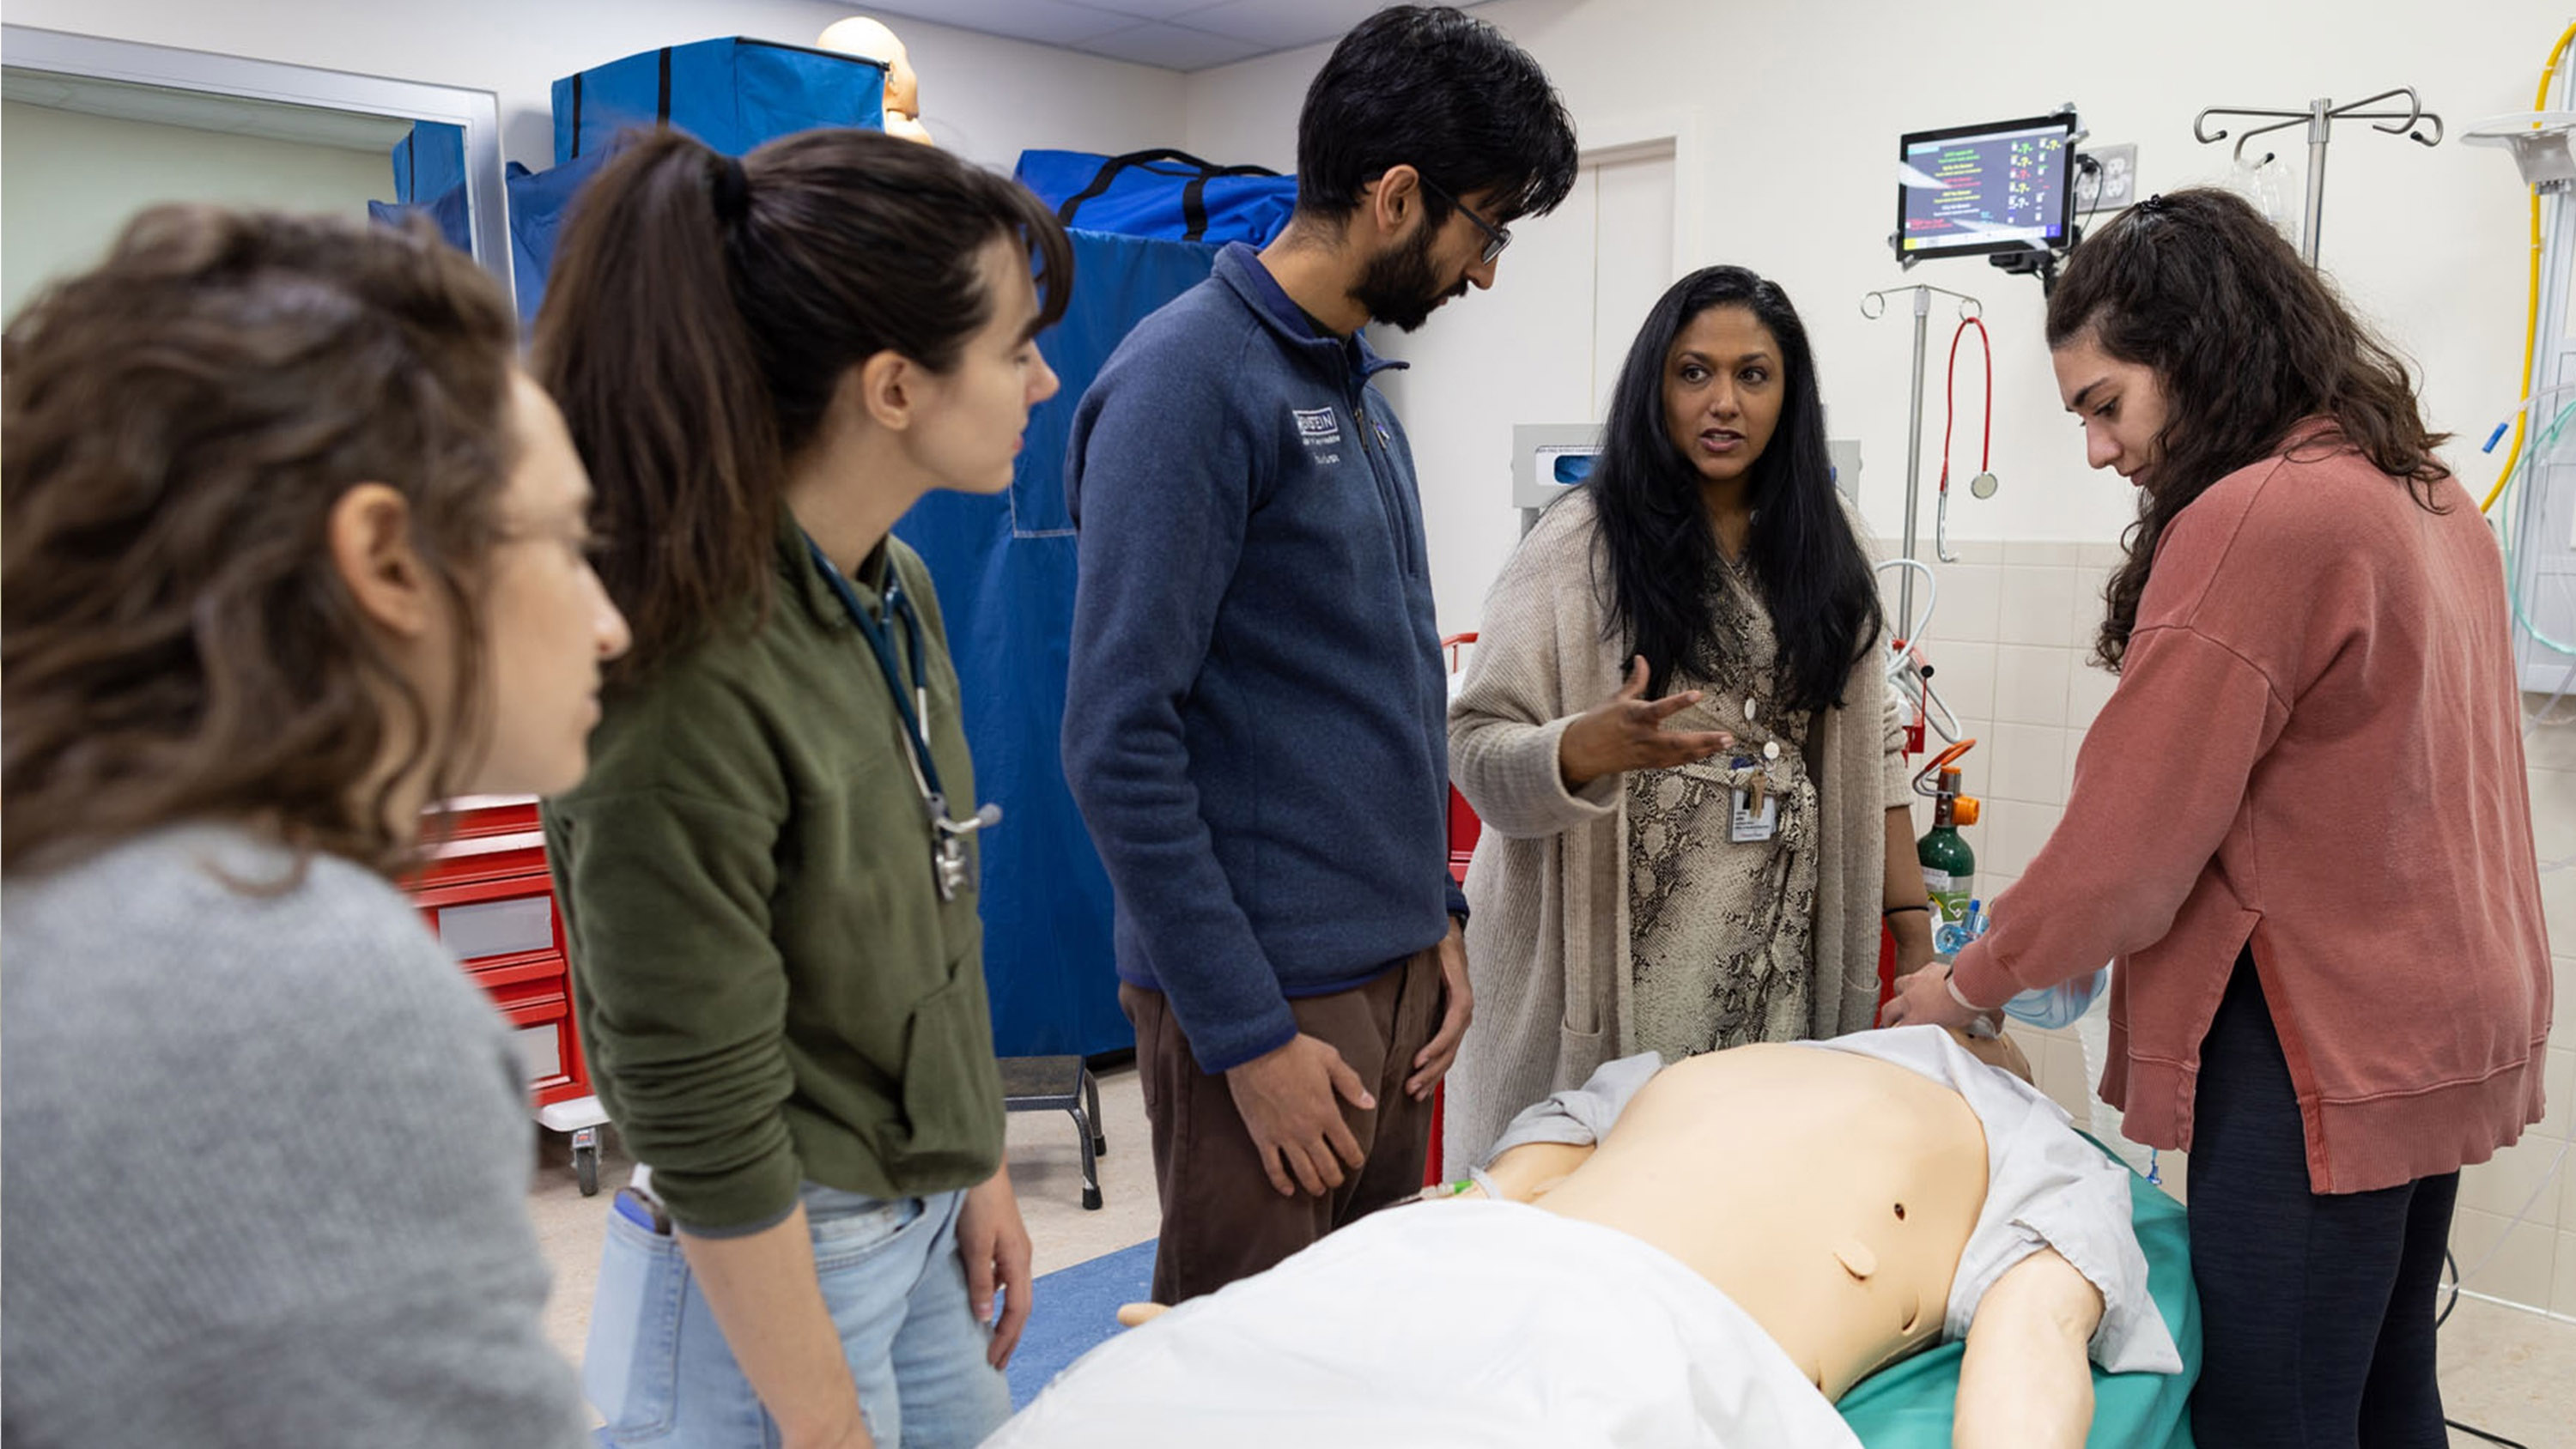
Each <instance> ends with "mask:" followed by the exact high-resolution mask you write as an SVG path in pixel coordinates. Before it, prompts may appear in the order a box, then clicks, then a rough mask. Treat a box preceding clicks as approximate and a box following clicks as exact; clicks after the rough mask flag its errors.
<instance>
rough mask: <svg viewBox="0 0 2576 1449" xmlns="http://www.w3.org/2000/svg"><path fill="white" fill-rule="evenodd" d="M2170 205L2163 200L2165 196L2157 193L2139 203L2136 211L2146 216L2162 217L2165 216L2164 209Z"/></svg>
mask: <svg viewBox="0 0 2576 1449" xmlns="http://www.w3.org/2000/svg"><path fill="white" fill-rule="evenodd" d="M2171 204H2172V203H2170V202H2168V201H2166V200H2165V194H2164V193H2163V192H2161V191H2159V192H2157V193H2156V194H2155V195H2153V196H2150V197H2148V198H2147V199H2146V200H2144V201H2141V202H2139V203H2138V210H2139V211H2141V212H2144V213H2145V214H2146V215H2148V216H2162V215H2164V214H2165V208H2166V207H2167V206H2169V205H2171Z"/></svg>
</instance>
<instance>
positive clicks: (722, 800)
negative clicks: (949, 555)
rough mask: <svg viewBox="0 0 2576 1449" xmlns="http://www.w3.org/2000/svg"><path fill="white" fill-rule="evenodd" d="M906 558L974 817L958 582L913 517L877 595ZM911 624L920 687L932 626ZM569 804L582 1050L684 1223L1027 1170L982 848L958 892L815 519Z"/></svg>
mask: <svg viewBox="0 0 2576 1449" xmlns="http://www.w3.org/2000/svg"><path fill="white" fill-rule="evenodd" d="M889 573H891V575H892V576H893V578H894V580H895V581H897V582H898V583H899V584H900V586H901V588H902V590H903V592H904V593H905V594H907V595H909V596H910V598H911V599H912V601H913V605H914V607H915V608H916V609H917V610H918V611H919V613H920V615H921V624H922V633H923V640H924V649H923V652H924V653H925V654H926V655H927V658H926V660H925V661H924V683H925V684H926V685H927V687H928V690H929V698H930V719H929V724H928V734H929V739H930V748H931V755H932V758H933V759H934V760H935V761H936V762H937V764H938V771H939V775H940V777H941V783H942V785H943V786H944V787H945V788H946V790H947V793H948V798H949V800H950V801H951V802H953V803H952V806H951V808H952V810H954V811H955V812H957V813H959V814H961V815H962V814H964V813H966V812H968V811H971V810H972V809H973V808H974V803H973V802H974V774H973V769H974V767H973V764H972V762H971V761H970V760H969V758H968V756H967V751H966V736H965V733H964V730H963V729H962V728H961V726H960V723H959V720H958V690H957V672H956V670H955V668H954V667H953V666H952V665H951V663H950V661H949V658H948V643H947V634H946V631H945V629H944V627H943V625H942V623H941V620H940V615H939V607H938V599H937V596H936V595H935V594H934V593H933V592H932V589H931V582H930V574H929V571H928V570H927V569H925V568H924V567H923V566H922V562H921V559H920V557H919V555H917V554H915V553H914V552H913V551H912V550H911V549H909V548H907V547H905V546H904V545H903V544H902V543H901V542H900V541H897V540H894V539H891V538H889V539H888V540H887V541H886V543H885V546H884V547H883V548H882V549H880V550H879V551H878V552H877V553H876V554H875V555H873V556H872V557H871V558H870V560H869V561H868V563H867V564H866V565H865V566H863V567H862V569H861V570H860V578H859V579H858V580H857V581H856V582H855V587H856V589H857V592H858V595H859V597H860V599H861V600H862V602H863V603H864V604H865V606H866V607H867V608H868V609H870V610H871V611H872V612H881V611H882V610H883V607H884V596H883V592H882V591H883V589H884V586H885V584H886V582H887V575H888V574H889ZM885 632H886V634H887V635H888V636H890V637H891V638H892V639H893V641H894V643H895V648H896V650H897V652H898V656H899V659H898V664H897V670H898V673H899V674H900V675H901V676H902V677H903V679H904V681H905V683H906V685H907V686H909V684H910V683H911V680H912V673H911V667H910V666H911V660H910V656H909V650H908V647H907V645H906V643H905V640H904V630H903V629H902V628H901V627H900V626H899V625H890V627H888V628H887V629H886V631H885ZM545 824H546V847H547V853H548V855H549V856H550V858H551V860H552V863H553V869H554V875H555V892H556V898H557V900H558V901H560V902H561V905H562V910H563V913H564V926H565V933H566V937H567V940H568V941H569V944H570V947H571V956H572V968H573V984H574V990H575V993H576V1001H577V1005H578V1007H579V1014H580V1020H581V1039H582V1047H583V1050H585V1051H586V1052H587V1053H589V1058H590V1068H591V1073H592V1076H593V1079H594V1082H595V1084H596V1086H597V1089H598V1092H599V1096H600V1100H601V1102H602V1103H603V1104H605V1105H606V1107H607V1108H608V1112H609V1115H610V1117H611V1118H612V1119H613V1120H614V1121H615V1122H616V1124H617V1128H618V1131H619V1132H620V1133H621V1134H622V1135H623V1136H624V1138H625V1141H626V1144H627V1146H628V1147H629V1148H630V1149H632V1150H633V1152H634V1153H635V1156H636V1158H637V1160H638V1161H640V1162H643V1163H646V1164H648V1165H650V1166H651V1168H652V1169H653V1184H654V1190H655V1192H656V1193H657V1194H659V1195H660V1197H661V1198H662V1200H663V1202H664V1203H665V1204H666V1206H667V1207H668V1209H669V1211H670V1213H671V1216H672V1217H673V1219H674V1220H676V1221H677V1222H679V1223H680V1224H681V1225H682V1226H684V1227H688V1228H691V1229H693V1230H697V1231H701V1232H707V1233H715V1234H725V1233H741V1232H749V1231H755V1230H757V1229H759V1228H762V1227H766V1226H769V1225H771V1224H773V1223H776V1222H778V1221H780V1220H782V1219H784V1218H785V1217H786V1216H787V1214H788V1213H789V1212H790V1211H791V1210H792V1209H793V1208H794V1206H795V1203H796V1193H797V1189H798V1186H799V1184H800V1183H801V1182H803V1181H806V1180H811V1181H814V1182H818V1183H822V1184H824V1185H826V1186H830V1187H836V1188H841V1189H844V1190H847V1191H852V1192H860V1193H866V1194H868V1195H870V1196H875V1197H887V1198H895V1197H910V1196H916V1195H920V1194H924V1193H932V1192H941V1191H946V1190H948V1189H952V1188H959V1187H965V1186H970V1185H972V1184H974V1183H978V1182H981V1181H983V1180H984V1179H985V1178H987V1177H989V1176H991V1175H992V1173H993V1172H994V1170H995V1169H996V1168H997V1167H998V1166H999V1164H1000V1162H1001V1156H1002V1099H1001V1081H1000V1077H999V1074H998V1072H997V1070H996V1068H995V1065H994V1060H993V1035H992V1022H991V1017H990V1012H989V1009H988V1007H987V1005H986V1000H985V994H984V970H983V930H982V926H981V924H980V922H979V921H978V919H977V916H976V892H975V887H974V886H973V884H971V879H972V871H971V870H970V884H968V885H967V887H966V888H965V889H963V890H961V891H959V892H958V894H957V898H956V899H954V900H951V901H942V900H941V899H940V898H939V893H938V887H937V883H936V878H935V876H934V872H933V868H932V863H931V835H930V827H929V823H928V821H927V819H926V817H925V815H924V813H923V809H922V800H921V792H920V790H919V788H918V787H917V786H916V784H915V782H914V778H913V773H912V769H911V767H910V764H909V763H908V760H907V756H906V753H905V747H904V744H903V726H902V722H901V718H900V716H899V715H898V714H897V713H896V711H895V705H894V699H893V696H892V693H891V691H890V690H889V689H888V688H887V685H886V679H885V676H884V674H883V673H882V672H881V671H880V670H879V668H878V665H877V662H876V659H875V656H874V655H873V654H872V653H871V652H870V650H869V648H868V644H867V641H866V638H865V637H864V636H863V635H862V634H861V633H860V631H859V630H858V628H857V627H856V626H855V625H854V624H853V623H852V622H851V620H850V617H849V614H848V612H847V610H845V609H844V608H843V606H842V604H841V602H840V600H839V599H838V598H837V597H836V596H835V595H834V593H833V591H832V589H831V586H830V584H829V583H828V582H827V581H826V580H825V578H824V577H823V575H822V573H821V571H820V569H819V568H818V567H817V566H816V565H815V564H814V562H813V560H812V558H811V556H810V555H809V554H808V553H807V551H806V543H805V537H804V534H803V533H802V532H801V531H800V530H799V529H798V528H797V527H796V525H795V523H794V521H793V520H792V519H790V520H784V521H783V525H782V528H781V530H780V534H779V543H778V575H777V579H776V588H775V591H774V597H773V599H772V601H771V604H770V607H769V609H768V612H767V616H766V618H765V619H762V620H760V621H759V622H758V623H757V625H756V626H750V625H746V627H742V628H735V629H717V630H712V631H711V632H710V634H709V636H708V637H707V638H706V639H705V640H704V641H703V642H701V643H699V644H696V645H694V646H691V647H690V648H688V649H687V650H685V651H683V652H682V653H679V654H676V655H674V656H672V657H671V658H669V659H668V660H666V661H664V662H663V663H662V664H660V665H659V666H657V667H656V668H655V669H654V670H653V672H652V673H651V674H650V675H649V676H648V677H647V678H646V679H644V680H643V681H642V682H641V684H640V685H637V686H635V687H633V688H631V689H627V690H623V691H620V692H617V693H615V694H612V695H611V696H610V698H609V699H608V701H607V710H606V718H605V719H604V720H603V721H602V722H601V724H600V726H599V729H598V730H597V732H596V733H595V734H594V735H593V736H592V738H591V768H590V774H589V776H588V778H587V779H586V780H585V781H584V782H583V783H582V785H581V786H580V788H578V789H576V790H574V791H573V792H572V793H570V794H567V795H564V796H562V797H560V798H558V799H555V800H552V801H549V802H548V803H547V805H546V809H545ZM969 848H970V852H971V848H972V847H971V842H970V847H969ZM973 864H977V862H975V861H974V860H973V858H972V856H971V854H970V865H973Z"/></svg>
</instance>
